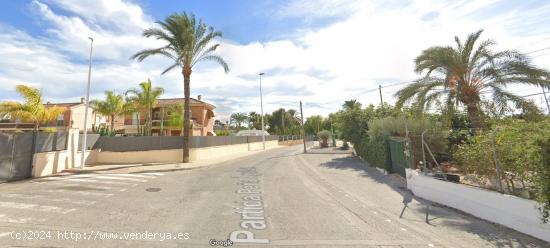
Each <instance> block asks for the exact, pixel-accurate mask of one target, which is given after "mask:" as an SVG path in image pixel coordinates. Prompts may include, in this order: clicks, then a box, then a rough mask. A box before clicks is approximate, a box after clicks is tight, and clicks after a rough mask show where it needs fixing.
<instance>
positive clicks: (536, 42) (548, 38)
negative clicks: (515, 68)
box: [514, 37, 550, 49]
mask: <svg viewBox="0 0 550 248" xmlns="http://www.w3.org/2000/svg"><path fill="white" fill-rule="evenodd" d="M547 40H550V37H546V38H544V39H542V40H538V41H534V42H531V43H529V44H525V45H520V46H517V47H516V48H514V49H519V48H521V47H526V46H530V45H534V44H538V43H541V42H543V41H547Z"/></svg>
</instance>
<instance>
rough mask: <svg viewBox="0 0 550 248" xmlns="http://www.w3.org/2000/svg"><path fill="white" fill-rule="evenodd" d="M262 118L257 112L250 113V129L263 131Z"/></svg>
mask: <svg viewBox="0 0 550 248" xmlns="http://www.w3.org/2000/svg"><path fill="white" fill-rule="evenodd" d="M260 118H261V116H260V114H258V113H256V112H255V111H252V112H250V113H248V128H253V129H258V130H260V129H262V124H261V120H260Z"/></svg>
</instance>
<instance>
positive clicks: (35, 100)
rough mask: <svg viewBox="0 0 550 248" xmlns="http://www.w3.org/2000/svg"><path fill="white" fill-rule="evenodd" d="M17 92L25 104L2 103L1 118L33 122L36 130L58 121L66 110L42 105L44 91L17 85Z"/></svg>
mask: <svg viewBox="0 0 550 248" xmlns="http://www.w3.org/2000/svg"><path fill="white" fill-rule="evenodd" d="M15 90H16V91H17V92H18V93H19V95H21V97H22V98H23V101H24V103H19V102H2V103H0V116H3V117H8V116H9V117H10V118H19V119H21V120H22V121H25V122H32V123H33V124H34V127H35V129H38V128H39V126H40V125H41V124H46V123H48V122H49V121H53V120H56V119H57V117H58V116H59V115H60V114H62V113H63V112H64V111H65V109H64V108H61V107H58V106H50V107H46V106H44V104H43V103H42V91H41V90H39V89H35V88H32V87H29V86H25V85H17V86H16V87H15Z"/></svg>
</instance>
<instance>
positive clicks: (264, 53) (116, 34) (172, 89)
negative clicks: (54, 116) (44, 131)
mask: <svg viewBox="0 0 550 248" xmlns="http://www.w3.org/2000/svg"><path fill="white" fill-rule="evenodd" d="M494 2H497V0H491V1H456V2H447V3H444V2H441V1H428V0H417V1H412V2H410V3H407V4H405V3H402V2H400V1H395V2H394V1H391V2H390V3H388V2H386V1H371V2H366V1H344V3H345V4H342V2H341V1H332V0H326V1H290V2H288V3H287V4H285V5H284V6H283V7H282V8H281V9H279V10H277V11H278V14H277V15H276V16H274V18H300V17H303V18H312V19H314V18H324V17H338V18H337V19H339V21H337V22H335V23H333V24H331V25H328V26H326V27H323V28H320V29H316V30H315V31H312V30H297V31H296V32H297V33H299V34H300V36H299V37H300V38H298V39H294V40H285V39H283V40H274V41H269V42H264V43H259V42H252V43H249V44H238V43H236V42H232V41H229V40H224V41H223V44H222V46H221V49H220V54H221V55H222V56H223V57H225V58H226V60H227V61H228V62H229V63H230V65H231V72H230V73H229V74H225V73H223V70H221V68H219V67H216V66H215V65H212V64H205V65H201V66H200V67H198V68H195V69H194V73H193V75H192V81H191V84H192V95H197V94H203V98H204V99H205V100H207V101H208V100H211V101H213V103H214V104H216V105H218V110H219V111H218V113H217V116H218V117H221V118H222V119H223V118H225V117H227V116H228V115H229V114H230V112H231V111H239V112H243V111H259V106H258V103H259V96H258V93H259V92H258V76H257V73H258V72H261V71H264V72H266V73H267V74H266V75H265V76H264V78H263V84H264V103H266V105H265V110H266V112H270V111H273V110H274V109H276V108H279V107H286V108H289V107H292V108H297V107H298V101H300V100H302V101H304V102H305V103H308V104H306V106H314V105H316V104H321V105H320V106H319V107H308V108H306V109H304V112H305V113H306V114H307V115H311V114H327V113H329V112H332V111H335V110H337V109H338V108H339V106H340V105H341V102H343V100H345V99H347V98H357V99H358V100H359V101H361V102H362V103H363V104H369V103H374V104H377V103H378V102H379V98H378V93H377V92H376V91H373V92H370V93H367V94H362V92H364V91H366V90H369V89H376V88H377V87H378V84H391V83H394V82H399V81H405V80H409V79H414V78H416V77H417V76H418V75H416V74H414V72H413V59H414V57H415V56H417V55H418V54H419V53H420V51H421V50H423V49H425V48H427V47H430V46H433V45H447V44H449V45H450V44H452V42H453V37H454V36H455V35H459V36H460V37H464V36H465V35H467V34H468V33H471V32H473V31H476V30H478V29H479V28H485V29H486V33H484V36H483V37H484V38H494V39H495V40H497V41H498V42H500V43H499V45H500V47H502V48H516V47H520V50H522V51H525V52H528V51H532V50H536V49H538V48H541V47H544V46H548V45H549V43H550V40H549V41H548V42H546V43H545V42H539V43H536V44H531V43H533V42H534V41H538V40H541V39H543V38H545V37H548V35H546V36H545V35H541V33H544V32H546V33H548V32H549V31H550V28H549V27H548V26H550V25H547V26H546V27H541V26H540V25H539V26H537V28H539V29H541V30H540V31H539V32H534V33H533V34H530V35H525V36H522V35H518V34H517V33H513V32H511V31H510V27H513V28H514V30H516V29H517V27H518V26H519V25H520V24H518V23H522V22H525V23H530V24H532V25H534V24H533V23H536V20H535V19H536V18H541V15H543V14H545V13H548V8H550V4H547V5H545V6H541V7H540V8H538V9H533V10H530V11H521V12H517V11H513V10H510V11H507V12H503V13H502V14H501V15H488V16H487V17H483V18H481V17H479V18H481V20H480V19H479V18H478V17H477V16H476V13H478V12H479V11H480V10H483V9H484V8H489V7H490V6H491V4H494ZM53 5H55V6H56V7H57V8H61V9H63V10H64V13H65V14H60V13H56V12H55V11H54V10H53V9H56V8H51V6H53ZM31 7H32V8H33V9H35V10H36V13H37V14H38V15H39V17H40V18H41V19H42V20H44V21H45V22H46V23H47V31H48V34H49V35H48V36H46V37H31V36H29V35H27V34H25V33H24V32H22V31H19V30H15V29H13V28H9V27H3V26H0V31H2V32H0V55H1V56H2V58H3V61H0V65H1V66H0V80H2V83H1V84H0V90H2V91H3V92H8V93H2V94H0V97H3V98H13V96H14V95H15V94H14V93H13V86H14V85H15V84H17V83H29V84H33V85H36V86H40V87H42V88H43V89H44V91H45V94H46V97H47V98H48V100H51V101H68V100H71V101H75V100H78V99H79V98H80V97H81V96H82V95H84V85H85V82H86V78H87V64H86V62H87V56H88V49H89V41H88V38H87V37H88V36H93V37H94V38H95V42H94V43H95V44H94V59H95V60H94V61H97V62H95V63H94V67H93V71H92V84H93V87H92V88H93V97H101V94H102V92H103V91H104V90H110V89H114V90H117V91H118V92H120V93H122V92H124V91H125V90H126V89H128V88H130V87H135V86H136V85H137V83H139V82H141V81H143V80H145V79H146V78H151V79H152V80H153V82H154V83H156V84H158V85H160V86H163V87H164V88H165V89H166V92H167V93H166V94H167V96H169V97H172V96H182V95H183V83H182V78H181V75H180V74H179V71H178V70H174V71H172V72H170V73H167V74H166V75H163V76H161V75H160V73H161V71H163V70H164V69H165V68H166V67H167V66H169V65H170V61H168V60H166V59H162V58H152V59H148V60H146V61H145V62H143V63H137V62H135V61H130V60H129V59H128V58H129V57H130V55H132V54H133V53H135V52H136V51H138V50H141V49H143V48H152V47H158V46H159V43H158V42H157V41H155V40H151V39H144V38H142V37H141V32H142V30H143V29H144V28H147V27H151V26H153V25H154V24H153V22H152V21H153V18H152V17H151V16H149V15H147V14H146V13H144V11H143V10H142V9H141V8H140V7H139V6H138V5H136V4H135V3H129V2H124V1H121V0H101V1H68V0H44V2H41V1H38V0H35V1H34V2H33V3H32V6H31ZM543 10H544V11H543ZM428 13H432V15H433V16H434V17H433V18H428V19H425V20H423V16H424V15H426V14H428ZM221 31H223V30H221ZM293 37H296V36H293ZM538 54H543V53H537V55H538ZM75 61H76V62H75ZM534 61H535V62H536V63H537V65H540V66H546V67H547V68H548V67H550V56H540V57H537V58H535V60H534ZM289 85H292V87H288V86H289ZM398 88H399V87H391V88H384V89H383V94H384V100H385V101H388V102H390V103H391V102H393V101H394V100H393V98H392V96H391V95H392V94H393V93H394V92H395V91H396V90H397V89H398ZM285 90H286V92H285ZM519 90H524V92H525V94H529V93H531V92H534V91H535V90H534V89H529V88H527V89H524V88H522V89H519ZM10 92H11V93H10ZM285 94H286V95H285ZM537 101H538V98H537ZM327 102H333V103H327ZM291 103H295V104H291ZM325 103H327V104H325Z"/></svg>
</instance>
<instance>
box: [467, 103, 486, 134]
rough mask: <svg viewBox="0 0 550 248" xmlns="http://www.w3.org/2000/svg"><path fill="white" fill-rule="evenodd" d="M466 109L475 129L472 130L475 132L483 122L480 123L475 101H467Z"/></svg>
mask: <svg viewBox="0 0 550 248" xmlns="http://www.w3.org/2000/svg"><path fill="white" fill-rule="evenodd" d="M466 110H467V111H468V117H470V121H471V122H472V126H473V127H474V129H475V130H474V132H477V131H478V130H479V129H481V128H482V126H483V123H481V116H480V115H479V114H480V113H479V107H478V105H477V103H468V104H467V105H466Z"/></svg>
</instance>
